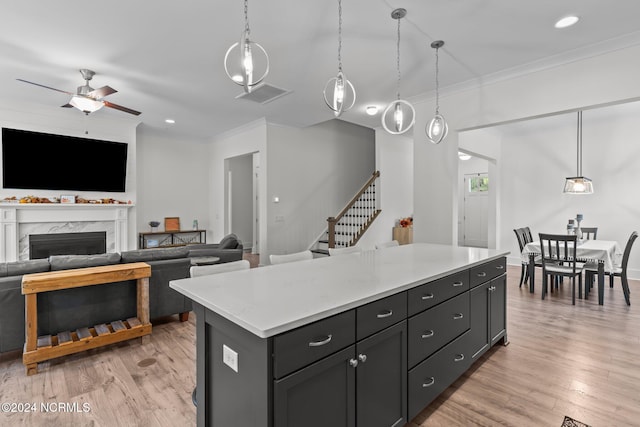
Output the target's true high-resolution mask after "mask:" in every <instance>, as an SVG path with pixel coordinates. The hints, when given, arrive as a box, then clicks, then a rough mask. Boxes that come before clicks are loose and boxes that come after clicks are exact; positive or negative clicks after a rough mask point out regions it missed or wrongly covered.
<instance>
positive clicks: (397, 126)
mask: <svg viewBox="0 0 640 427" xmlns="http://www.w3.org/2000/svg"><path fill="white" fill-rule="evenodd" d="M406 14H407V10H406V9H402V8H399V9H396V10H394V11H393V12H391V17H392V18H393V19H395V20H397V21H398V42H397V46H396V47H397V56H396V65H397V68H398V85H397V92H396V94H397V99H396V100H395V101H393V102H391V103H390V104H389V105H388V106H387V108H386V109H385V110H384V113H382V127H383V128H384V130H386V131H387V132H389V133H390V134H392V135H399V134H402V133H405V132H406V131H408V130H409V129H411V127H413V123H414V122H415V120H416V112H415V110H414V108H413V105H411V104H410V103H409V102H407V101H405V100H403V99H400V20H401V19H402V18H404V17H405V16H406Z"/></svg>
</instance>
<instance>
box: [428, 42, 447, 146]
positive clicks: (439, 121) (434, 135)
mask: <svg viewBox="0 0 640 427" xmlns="http://www.w3.org/2000/svg"><path fill="white" fill-rule="evenodd" d="M442 46H444V42H443V41H442V40H437V41H435V42H433V43H431V47H432V48H434V49H435V50H436V114H435V115H434V116H433V119H431V121H430V122H429V124H428V125H427V127H426V128H425V131H426V132H427V138H429V141H431V142H433V143H434V144H440V143H441V142H442V141H443V140H444V139H445V138H446V137H447V133H449V125H448V124H447V121H446V120H445V119H444V117H442V115H441V114H440V82H439V81H438V74H439V72H440V70H439V61H438V49H440V48H441V47H442Z"/></svg>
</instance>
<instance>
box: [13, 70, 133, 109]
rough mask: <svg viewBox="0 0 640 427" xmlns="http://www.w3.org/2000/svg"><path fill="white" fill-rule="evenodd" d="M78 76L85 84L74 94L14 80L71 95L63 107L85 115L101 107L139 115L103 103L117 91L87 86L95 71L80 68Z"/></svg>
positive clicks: (110, 88) (109, 88)
mask: <svg viewBox="0 0 640 427" xmlns="http://www.w3.org/2000/svg"><path fill="white" fill-rule="evenodd" d="M80 74H82V78H83V79H84V80H85V84H84V86H78V90H77V92H76V93H72V92H68V91H66V90H60V89H56V88H54V87H50V86H45V85H41V84H40V83H34V82H30V81H28V80H23V79H16V80H19V81H21V82H24V83H29V84H32V85H36V86H40V87H43V88H45V89H51V90H55V91H57V92H62V93H66V94H68V95H71V99H70V100H69V102H68V103H67V104H65V105H63V107H65V108H70V107H75V108H77V109H78V110H80V111H82V112H83V113H85V114H89V113H93V112H94V111H98V110H99V109H101V108H102V107H109V108H114V109H116V110H120V111H124V112H125V113H129V114H134V115H136V116H138V115H140V111H136V110H132V109H131V108H127V107H123V106H122V105H118V104H114V103H113V102H109V101H105V99H104V97H105V96H107V95H111V94H112V93H116V92H117V90H115V89H114V88H112V87H110V86H102V87H101V88H98V89H94V88H92V87H91V86H89V81H90V80H91V79H92V78H93V76H94V75H95V74H96V73H95V71H92V70H88V69H86V68H82V69H81V70H80Z"/></svg>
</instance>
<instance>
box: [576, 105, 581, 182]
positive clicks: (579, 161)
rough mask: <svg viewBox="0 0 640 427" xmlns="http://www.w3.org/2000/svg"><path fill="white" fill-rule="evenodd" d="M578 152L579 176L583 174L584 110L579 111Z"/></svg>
mask: <svg viewBox="0 0 640 427" xmlns="http://www.w3.org/2000/svg"><path fill="white" fill-rule="evenodd" d="M576 154H577V156H578V159H577V164H578V170H577V176H582V111H578V149H577V150H576Z"/></svg>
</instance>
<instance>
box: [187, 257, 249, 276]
mask: <svg viewBox="0 0 640 427" xmlns="http://www.w3.org/2000/svg"><path fill="white" fill-rule="evenodd" d="M250 266H251V264H250V263H249V261H247V260H246V259H242V260H240V261H231V262H224V263H222V264H213V265H194V266H192V267H191V268H190V269H189V273H190V275H191V277H200V276H207V275H209V274H217V273H226V272H227V271H237V270H248V269H249V267H250Z"/></svg>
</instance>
